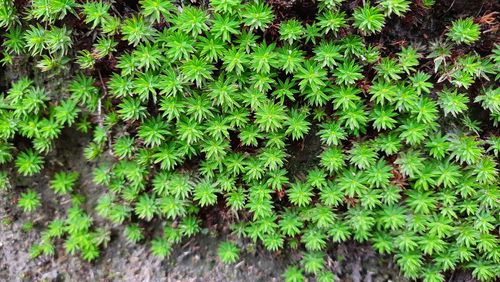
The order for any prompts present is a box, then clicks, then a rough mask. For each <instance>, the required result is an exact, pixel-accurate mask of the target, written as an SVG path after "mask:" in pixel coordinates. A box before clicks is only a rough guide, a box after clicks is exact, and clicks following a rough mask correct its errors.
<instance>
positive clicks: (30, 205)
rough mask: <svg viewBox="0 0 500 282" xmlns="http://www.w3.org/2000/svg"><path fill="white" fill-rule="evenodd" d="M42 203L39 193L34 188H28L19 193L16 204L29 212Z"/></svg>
mask: <svg viewBox="0 0 500 282" xmlns="http://www.w3.org/2000/svg"><path fill="white" fill-rule="evenodd" d="M41 205H42V201H41V197H40V194H38V193H37V192H35V191H34V190H28V191H27V192H24V193H21V196H20V197H19V200H18V202H17V206H18V207H19V208H21V209H22V210H23V211H24V212H26V213H31V212H33V211H35V210H36V209H37V208H38V207H40V206H41Z"/></svg>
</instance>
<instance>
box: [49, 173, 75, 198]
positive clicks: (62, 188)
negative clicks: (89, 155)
mask: <svg viewBox="0 0 500 282" xmlns="http://www.w3.org/2000/svg"><path fill="white" fill-rule="evenodd" d="M79 177H80V175H79V173H78V172H69V173H67V172H57V173H56V174H55V175H54V178H53V179H52V180H51V181H50V188H52V189H53V190H54V192H56V193H57V194H67V193H68V192H71V191H72V190H73V187H74V186H75V183H76V182H77V181H78V178H79Z"/></svg>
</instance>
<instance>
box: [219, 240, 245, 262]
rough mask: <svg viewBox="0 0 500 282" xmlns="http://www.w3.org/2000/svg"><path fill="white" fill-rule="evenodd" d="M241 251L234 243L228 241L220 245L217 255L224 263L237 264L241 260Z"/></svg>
mask: <svg viewBox="0 0 500 282" xmlns="http://www.w3.org/2000/svg"><path fill="white" fill-rule="evenodd" d="M239 252H240V250H239V249H238V246H236V245H235V244H234V243H232V242H229V241H226V242H222V243H220V244H219V248H218V249H217V254H218V256H219V258H220V260H221V261H222V262H223V263H227V264H229V263H235V262H236V261H237V260H238V259H239V256H240V254H239Z"/></svg>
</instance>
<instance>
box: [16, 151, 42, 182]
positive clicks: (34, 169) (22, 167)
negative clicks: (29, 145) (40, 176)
mask: <svg viewBox="0 0 500 282" xmlns="http://www.w3.org/2000/svg"><path fill="white" fill-rule="evenodd" d="M42 166H43V158H42V157H41V156H40V155H39V154H37V153H35V152H34V151H33V150H27V151H24V152H21V153H20V154H19V155H18V156H17V158H16V167H17V171H18V172H19V173H20V174H21V175H23V176H32V175H34V174H36V173H38V172H40V171H41V170H42Z"/></svg>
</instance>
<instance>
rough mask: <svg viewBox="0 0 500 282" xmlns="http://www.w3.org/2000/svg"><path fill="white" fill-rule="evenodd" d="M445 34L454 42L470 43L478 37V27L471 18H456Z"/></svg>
mask: <svg viewBox="0 0 500 282" xmlns="http://www.w3.org/2000/svg"><path fill="white" fill-rule="evenodd" d="M447 35H448V37H449V38H450V39H451V40H452V41H454V42H456V43H465V44H467V45H470V44H472V43H474V42H475V41H477V40H478V39H479V35H480V27H479V25H478V24H476V23H474V21H473V20H472V18H465V19H458V20H456V21H454V22H453V23H452V26H451V28H450V30H449V32H448V34H447Z"/></svg>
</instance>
